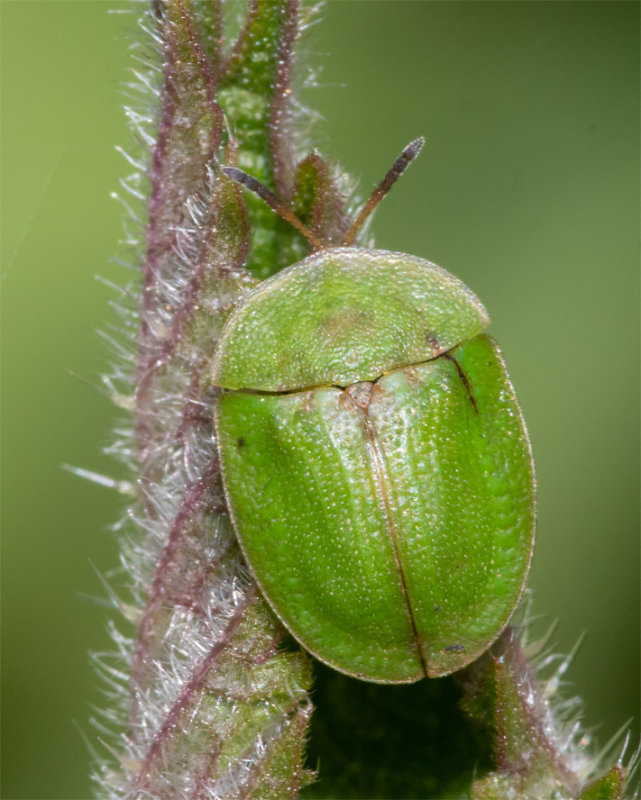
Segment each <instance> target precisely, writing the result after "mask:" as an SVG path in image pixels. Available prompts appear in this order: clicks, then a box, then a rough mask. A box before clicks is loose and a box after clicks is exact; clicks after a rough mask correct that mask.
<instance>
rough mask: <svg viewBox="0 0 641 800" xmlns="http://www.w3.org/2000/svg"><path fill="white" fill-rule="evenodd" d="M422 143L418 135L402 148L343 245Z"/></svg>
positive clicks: (390, 186)
mask: <svg viewBox="0 0 641 800" xmlns="http://www.w3.org/2000/svg"><path fill="white" fill-rule="evenodd" d="M424 144H425V139H424V137H423V136H419V138H418V139H414V141H413V142H410V143H409V144H408V145H407V147H406V148H405V149H404V150H403V152H402V153H401V154H400V156H399V157H398V158H397V159H396V161H395V162H394V163H393V164H392V168H391V169H390V170H389V172H388V173H387V175H386V176H385V177H384V178H383V180H382V181H381V182H380V183H379V184H378V186H377V187H376V189H374V191H373V192H372V194H371V195H370V198H369V200H368V201H367V203H365V205H364V206H363V208H362V209H361V211H360V214H359V215H358V216H357V217H356V219H355V220H354V222H353V223H352V227H351V228H350V229H349V231H348V233H347V236H346V237H345V240H344V241H343V244H344V245H345V246H347V247H348V246H349V245H351V244H353V242H354V239H355V238H356V235H357V234H358V232H359V231H360V229H361V228H362V227H363V225H364V224H365V220H366V219H367V218H368V217H369V215H370V214H371V213H372V211H374V209H375V208H376V206H377V205H378V204H379V203H380V202H381V200H382V199H383V198H384V197H385V195H386V194H387V193H388V192H389V190H390V189H391V188H392V186H393V185H394V184H395V183H396V181H397V180H398V179H399V178H400V177H401V175H402V174H403V173H404V172H405V170H406V169H407V168H408V167H409V165H410V164H411V163H412V161H414V159H415V158H416V156H417V155H418V154H419V153H420V152H421V149H422V148H423V145H424Z"/></svg>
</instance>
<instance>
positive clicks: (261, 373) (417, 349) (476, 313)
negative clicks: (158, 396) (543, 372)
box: [213, 248, 489, 392]
mask: <svg viewBox="0 0 641 800" xmlns="http://www.w3.org/2000/svg"><path fill="white" fill-rule="evenodd" d="M283 297H286V298H287V302H283ZM488 321H489V318H488V316H487V313H486V311H485V309H484V308H483V306H482V305H481V303H480V301H479V300H478V298H477V297H476V296H475V295H474V294H473V293H472V292H471V291H470V290H469V289H468V288H467V287H466V286H465V285H464V284H463V283H462V282H461V281H459V280H458V279H457V278H455V277H454V276H453V275H450V274H449V273H448V272H446V271H445V270H443V269H441V267H438V266H436V265H435V264H432V263H431V262H429V261H426V260H425V259H422V258H418V257H416V256H410V255H407V254H404V253H392V252H390V251H387V250H364V249H359V248H334V249H328V250H323V251H322V252H319V253H316V254H314V255H312V256H310V257H309V258H306V259H305V260H304V261H300V262H299V263H297V264H295V265H294V266H292V267H289V268H288V269H285V270H283V271H282V272H280V273H278V274H277V275H275V276H274V277H272V278H270V279H269V280H267V281H265V282H264V283H263V284H261V285H260V286H259V287H258V288H257V289H255V290H254V291H253V292H251V293H250V294H249V295H247V297H246V298H245V300H244V302H243V303H242V304H241V305H240V306H239V308H238V309H237V310H236V311H235V313H234V314H233V316H232V318H231V319H230V321H229V323H228V325H227V327H226V328H225V330H224V332H223V334H222V337H221V342H220V347H219V351H218V359H217V361H216V364H215V367H214V375H213V382H214V384H215V385H218V386H223V387H225V388H228V389H255V390H261V391H272V392H278V391H291V390H293V389H303V388H309V387H313V386H322V385H331V384H334V385H339V386H347V385H349V384H352V383H356V382H357V381H368V380H374V379H375V378H377V377H378V376H380V375H381V374H382V373H384V372H388V371H389V370H392V369H397V368H399V367H404V366H408V365H410V364H416V363H419V362H422V361H426V360H427V359H430V358H434V357H435V356H437V355H439V354H440V353H443V352H445V351H447V350H450V349H451V348H452V347H455V346H456V345H458V344H460V343H461V342H464V341H467V340H468V339H471V338H473V337H474V336H476V335H477V334H478V333H480V332H481V331H482V330H483V329H484V328H485V326H486V325H487V324H488Z"/></svg>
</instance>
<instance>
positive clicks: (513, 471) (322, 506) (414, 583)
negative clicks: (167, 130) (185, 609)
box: [213, 140, 534, 683]
mask: <svg viewBox="0 0 641 800" xmlns="http://www.w3.org/2000/svg"><path fill="white" fill-rule="evenodd" d="M421 145H422V140H417V141H416V142H413V143H412V144H411V145H409V146H408V148H406V150H405V151H404V152H403V154H402V155H401V157H400V158H399V159H397V161H396V162H395V164H394V166H393V167H392V169H391V170H390V172H389V173H388V174H387V176H386V177H385V179H384V180H383V182H382V183H381V184H380V186H379V187H378V188H377V190H376V191H375V192H374V194H373V195H372V198H371V199H370V202H369V203H368V204H367V206H366V208H365V209H364V211H363V212H362V213H361V215H359V217H358V219H357V220H356V222H355V223H354V226H353V228H352V231H350V234H349V235H348V237H347V241H348V242H351V241H353V238H354V236H355V232H356V230H357V229H358V227H360V225H361V224H362V222H363V220H364V218H365V216H366V215H367V214H368V213H369V211H371V208H373V206H374V205H376V203H377V202H378V200H380V198H381V197H382V196H383V195H384V194H385V192H386V191H387V190H388V189H389V187H390V186H391V184H392V183H393V182H394V181H395V180H396V179H397V178H398V176H399V175H400V174H401V172H402V171H403V170H404V169H405V167H406V166H407V164H409V162H410V161H411V160H412V159H413V158H414V157H415V155H416V154H417V153H418V151H419V150H420V147H421ZM225 172H226V173H227V174H228V175H229V177H231V178H232V179H234V180H236V181H239V182H242V183H244V184H245V185H246V186H248V187H249V188H250V189H252V190H253V191H255V192H257V193H258V194H260V196H261V197H263V198H264V199H266V200H267V202H269V203H270V204H271V205H272V206H273V207H274V208H276V210H278V211H279V213H281V214H282V216H285V217H286V218H290V217H291V213H290V212H287V211H286V210H285V209H283V208H282V206H281V204H279V202H278V201H277V200H276V198H274V196H273V195H271V193H270V192H269V191H268V190H267V189H266V188H265V187H263V186H262V185H260V184H258V183H257V182H256V181H255V180H254V179H253V178H251V177H250V176H247V175H245V174H244V173H242V172H241V171H240V170H237V169H235V168H226V169H225ZM288 214H289V216H288ZM297 222H298V221H297ZM297 227H299V229H303V228H304V226H302V223H300V222H298V224H297ZM305 230H306V229H305ZM304 232H305V231H304ZM308 233H309V232H308ZM315 244H316V243H315ZM488 322H489V318H488V316H487V313H486V311H485V309H484V308H483V306H482V305H481V303H480V301H479V300H478V298H477V297H476V296H475V295H474V294H473V293H472V292H471V291H470V290H469V289H468V288H467V287H466V286H465V285H464V284H463V283H461V281H459V280H458V279H457V278H455V277H453V276H452V275H450V274H449V273H447V272H446V271H445V270H443V269H441V268H440V267H438V266H436V265H435V264H432V263H430V262H429V261H425V260H423V259H421V258H418V257H416V256H410V255H406V254H403V253H393V252H389V251H386V250H368V249H363V248H357V247H351V246H343V247H332V248H326V249H319V250H318V251H317V252H315V253H313V254H312V255H310V256H309V257H308V258H305V259H304V260H303V261H300V262H299V263H297V264H294V265H293V266H290V267H288V268H286V269H284V270H283V271H282V272H280V273H278V274H276V275H275V276H273V277H272V278H270V279H268V280H266V281H265V282H264V283H262V284H260V285H259V286H258V287H257V288H256V289H255V290H253V291H252V292H250V293H249V294H248V295H247V296H246V297H244V298H243V300H242V301H241V302H240V303H239V305H238V307H237V308H236V309H235V310H234V311H233V313H232V314H231V316H230V318H229V320H228V321H227V323H226V325H225V327H224V330H223V332H222V335H221V339H220V343H219V347H218V350H217V355H216V358H215V364H214V370H213V384H214V385H215V386H217V387H220V392H219V395H218V397H217V400H216V404H215V409H214V416H215V425H216V432H217V437H218V447H219V452H220V458H221V465H222V472H223V480H224V485H225V492H226V495H227V501H228V505H229V510H230V514H231V517H232V520H233V524H234V528H235V530H236V533H237V536H238V539H239V541H240V545H241V548H242V550H243V553H244V555H245V557H246V560H247V563H248V564H249V567H250V569H251V571H252V573H253V575H254V577H255V579H256V581H257V583H258V585H259V586H260V589H261V590H262V592H263V594H264V595H265V597H266V598H267V600H268V602H269V603H270V605H271V606H272V608H273V610H274V611H275V613H276V614H277V615H278V617H279V618H280V619H281V620H282V622H283V623H284V625H285V626H286V627H287V628H288V630H289V631H290V632H291V633H292V634H293V636H294V637H295V638H296V639H297V640H298V641H299V642H300V643H301V644H302V645H303V647H305V648H306V649H307V650H308V651H309V652H310V653H312V654H313V655H315V656H316V657H317V658H319V659H320V660H321V661H323V662H325V663H326V664H329V665H330V666H332V667H334V668H335V669H337V670H339V671H341V672H344V673H346V674H348V675H351V676H354V677H357V678H361V679H363V680H368V681H375V682H380V683H409V682H412V681H416V680H419V679H421V678H423V677H424V676H426V675H427V676H430V677H437V676H441V675H447V674H449V673H451V672H454V671H456V670H458V669H460V668H462V667H464V666H465V665H467V664H469V663H470V662H471V661H473V660H474V659H476V658H477V657H478V656H479V655H481V654H482V653H483V652H484V651H485V650H486V649H487V648H488V647H489V645H490V644H491V643H492V642H493V641H494V640H495V639H496V638H497V637H498V636H499V634H500V633H501V631H502V630H503V628H504V627H505V625H506V624H507V622H508V620H509V618H510V616H511V615H512V613H513V611H514V609H515V607H516V605H517V604H518V601H519V598H520V596H521V594H522V591H523V588H524V584H525V580H526V576H527V572H528V568H529V564H530V560H531V554H532V547H533V537H534V473H533V465H532V456H531V452H530V446H529V442H528V437H527V433H526V429H525V426H524V423H523V419H522V416H521V411H520V409H519V405H518V402H517V400H516V397H515V394H514V391H513V389H512V385H511V383H510V380H509V377H508V374H507V372H506V369H505V366H504V363H503V360H502V358H501V355H500V351H499V349H498V347H497V346H496V344H495V343H494V342H493V341H492V339H490V338H489V337H488V336H486V335H485V334H483V333H482V331H483V329H484V328H485V327H486V326H487V324H488Z"/></svg>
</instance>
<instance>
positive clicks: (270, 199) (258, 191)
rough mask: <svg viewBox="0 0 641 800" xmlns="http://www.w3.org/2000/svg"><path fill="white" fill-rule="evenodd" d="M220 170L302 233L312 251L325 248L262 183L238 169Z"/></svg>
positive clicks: (225, 168) (227, 168) (312, 232)
mask: <svg viewBox="0 0 641 800" xmlns="http://www.w3.org/2000/svg"><path fill="white" fill-rule="evenodd" d="M221 169H222V171H223V172H224V173H225V175H226V176H227V177H228V178H229V179H230V180H232V181H234V182H235V183H240V184H241V185H242V186H244V187H245V188H246V189H249V191H250V192H253V193H254V194H255V195H256V196H257V197H260V199H261V200H263V201H264V202H265V203H267V205H268V206H269V207H270V208H272V209H273V210H274V211H275V212H276V213H277V214H278V216H279V217H281V218H282V219H284V220H285V222H289V224H290V225H291V226H292V227H294V228H296V230H297V231H298V232H299V233H302V234H303V236H304V237H305V238H306V239H307V241H308V242H309V243H310V244H311V246H312V247H313V248H314V250H322V249H323V248H324V247H325V246H326V245H325V243H324V242H322V241H321V240H320V239H319V238H318V236H316V234H315V233H314V231H312V230H311V228H308V227H307V225H305V223H303V222H301V221H300V220H299V219H298V217H297V216H296V214H294V212H293V211H292V210H291V209H290V208H287V206H286V205H285V204H284V203H283V202H282V201H280V200H279V199H278V198H277V197H276V195H275V194H274V193H273V192H272V191H270V190H269V189H268V188H267V187H266V186H265V184H264V183H261V182H260V181H259V180H256V178H254V177H253V176H252V175H248V174H247V173H246V172H243V171H242V169H238V167H221Z"/></svg>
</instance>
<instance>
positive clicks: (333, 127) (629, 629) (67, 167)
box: [1, 0, 640, 799]
mask: <svg viewBox="0 0 641 800" xmlns="http://www.w3.org/2000/svg"><path fill="white" fill-rule="evenodd" d="M126 8H127V7H126V6H125V5H121V4H119V3H118V2H115V1H114V0H108V2H92V1H91V0H84V1H83V0H80V1H76V2H67V0H57V2H47V1H44V2H41V1H40V0H34V1H33V2H28V3H27V2H7V1H6V0H5V1H4V2H3V3H2V7H1V11H2V64H1V71H2V83H3V86H2V143H3V144H2V146H3V152H2V161H3V172H2V288H3V319H2V323H3V336H2V345H3V348H4V358H3V392H4V396H3V416H2V422H3V434H4V436H3V453H2V456H3V487H2V488H3V501H4V502H3V509H2V511H3V520H2V521H3V526H2V534H3V537H2V539H3V540H2V547H3V558H2V592H3V604H2V611H3V618H2V635H3V663H2V682H3V685H2V726H3V735H2V749H3V776H2V779H3V785H2V797H3V798H7V799H8V798H45V799H46V798H85V797H88V796H89V794H90V786H89V781H88V778H87V774H88V772H89V763H90V755H89V751H88V747H87V744H86V742H85V741H84V739H83V737H87V739H88V740H89V741H90V742H91V744H92V746H95V747H97V748H98V749H100V743H99V742H97V739H96V733H95V732H94V730H93V729H92V727H91V725H90V724H89V721H88V720H89V718H90V716H91V715H92V714H93V711H92V705H101V704H104V701H103V700H102V699H101V695H100V688H99V686H98V685H97V684H98V682H97V680H96V678H95V676H94V674H93V672H92V670H91V667H90V666H89V662H88V651H90V650H93V651H96V650H103V649H106V648H108V647H109V646H110V645H109V640H108V637H107V635H106V632H105V631H106V624H107V620H108V618H109V616H110V612H109V610H108V609H107V608H106V605H105V604H104V602H102V600H103V599H104V597H105V590H104V588H103V586H102V585H101V581H100V578H99V575H98V573H103V574H104V573H108V572H109V571H110V570H111V569H113V568H114V567H115V566H116V565H117V559H118V556H117V547H116V543H115V540H114V537H113V535H112V534H111V533H110V531H109V525H110V524H111V523H113V522H115V521H116V519H117V518H118V516H119V514H120V512H121V509H122V502H121V499H120V498H119V497H118V496H116V495H115V493H114V492H112V491H109V490H107V489H102V488H100V487H99V486H96V485H93V484H90V483H88V482H86V481H82V480H80V479H77V478H76V477H74V476H73V475H72V474H70V473H68V472H65V471H63V470H62V468H61V464H62V463H69V464H74V465H79V466H82V467H85V468H88V469H92V470H96V471H98V472H107V473H111V474H113V473H114V472H115V466H114V465H113V464H112V463H111V462H110V461H109V460H108V459H107V458H106V457H105V456H103V455H101V448H102V447H104V446H106V445H108V444H109V442H110V441H111V433H110V429H111V427H112V425H113V424H114V421H115V420H116V419H117V417H118V413H117V412H116V411H115V410H114V408H113V407H112V406H111V405H110V403H109V401H108V400H107V399H106V398H105V397H104V396H103V395H102V394H101V393H100V390H99V389H97V388H96V387H99V385H100V377H99V376H100V372H101V370H102V369H103V368H104V367H105V365H106V362H107V360H108V354H107V350H106V347H105V345H104V344H103V343H102V341H101V340H100V339H99V337H98V336H97V335H96V330H97V329H99V328H102V329H104V328H106V327H107V326H108V325H109V324H110V323H112V322H114V315H113V314H112V313H111V311H110V309H109V307H108V301H109V299H110V298H111V297H112V293H111V292H110V291H109V290H108V289H107V288H105V286H104V285H102V284H101V283H100V282H98V281H96V280H95V276H96V275H101V276H103V277H106V278H108V279H110V280H113V281H116V282H118V283H121V282H123V281H124V280H126V279H127V278H128V277H129V275H128V274H127V272H126V270H124V269H123V268H122V267H119V266H118V265H116V264H114V263H110V257H111V256H113V255H122V247H121V246H119V245H118V244H117V242H118V239H119V237H120V235H121V219H120V218H121V212H120V209H119V206H118V205H117V203H115V202H114V201H113V200H111V199H110V197H109V195H110V192H112V191H113V190H115V189H116V188H117V181H118V177H119V175H123V174H127V171H128V167H127V165H126V164H125V162H124V161H123V160H122V159H121V158H120V157H119V156H118V155H117V153H116V152H115V151H114V147H113V146H114V145H115V144H123V145H126V144H127V142H128V133H127V130H126V126H125V122H124V116H123V113H122V111H121V109H120V105H121V103H122V101H123V96H122V84H123V83H124V82H125V81H126V80H127V79H128V73H127V70H128V69H130V68H131V66H132V64H131V63H130V61H129V56H128V45H129V42H130V41H131V38H132V35H133V32H134V30H135V28H136V22H135V15H133V14H126V13H110V11H113V10H116V11H118V10H119V9H120V10H121V11H125V10H126ZM638 15H639V6H638V4H637V3H633V2H405V0H386V1H378V2H376V1H375V0H330V2H328V3H327V6H326V9H325V11H324V13H323V18H322V21H321V23H320V24H319V25H317V26H316V27H315V28H314V30H313V32H312V36H311V39H310V43H309V46H308V50H309V52H310V57H311V60H312V63H313V65H314V66H315V67H316V68H321V69H322V71H321V72H320V73H319V74H318V75H317V83H318V84H319V86H318V88H314V89H310V90H307V91H306V92H305V95H304V98H305V100H306V102H307V103H309V104H310V105H311V106H312V107H314V108H316V109H318V110H319V111H320V112H321V114H322V115H323V117H324V118H325V119H324V121H322V122H320V124H319V125H318V126H317V127H316V129H315V133H314V137H313V144H314V145H316V146H319V147H320V148H321V149H323V150H325V151H326V152H328V153H329V154H330V155H332V156H334V157H336V158H338V159H340V161H341V163H342V164H343V165H344V166H345V168H346V169H348V170H349V171H350V172H352V173H353V174H355V175H356V176H358V177H359V178H360V179H361V186H362V189H363V192H365V191H367V190H369V187H370V186H372V185H373V184H374V183H375V182H376V181H378V180H379V178H380V177H381V176H382V175H383V174H384V172H385V170H386V169H387V168H388V166H389V165H390V164H391V162H392V160H393V159H394V157H395V156H396V155H397V153H398V152H399V151H400V149H401V148H402V146H403V145H404V144H405V143H406V142H408V141H409V140H410V139H412V138H414V137H416V136H418V135H420V134H424V135H425V136H426V137H427V140H428V146H427V148H426V150H425V151H424V154H423V155H422V156H421V158H420V160H419V161H418V162H417V163H416V164H415V165H414V166H413V167H412V169H411V170H410V172H409V173H408V175H407V176H406V177H405V178H403V181H402V183H401V184H400V185H399V186H397V187H396V188H395V189H394V192H393V194H392V195H391V196H390V197H389V198H388V199H387V200H386V201H385V203H384V204H383V206H382V208H381V209H380V211H379V213H378V216H377V219H376V222H375V225H374V233H375V235H376V241H377V244H378V245H379V246H381V247H385V248H389V249H398V250H404V251H407V252H411V253H415V254H417V255H421V256H424V257H426V258H429V259H431V260H433V261H436V262H437V263H439V264H441V265H443V266H444V267H446V268H447V269H449V270H450V271H452V272H453V273H454V274H456V275H457V276H459V277H460V278H461V279H463V280H464V281H465V282H466V283H467V284H468V285H469V286H470V287H471V288H472V289H473V290H474V291H475V292H477V294H478V295H479V296H480V297H481V298H482V300H483V301H484V302H485V304H486V306H487V308H488V310H489V312H490V314H491V315H492V317H493V323H492V328H491V331H492V333H493V334H494V335H495V336H496V337H497V338H498V340H499V341H500V342H501V344H502V346H503V350H504V354H505V356H506V359H507V362H508V365H509V367H510V370H511V374H512V377H513V380H514V383H515V385H516V388H517V391H518V393H519V396H520V398H521V402H522V405H523V409H524V412H525V416H526V419H527V421H528V425H529V429H530V433H531V438H532V442H533V447H534V452H535V457H536V463H537V472H538V481H539V529H538V544H537V550H536V555H535V560H534V567H533V573H532V581H531V586H532V589H533V591H534V598H535V602H534V612H535V613H536V614H538V615H541V616H542V619H541V620H539V622H538V623H537V629H540V630H543V629H544V628H545V627H547V626H548V625H549V624H550V623H551V622H552V621H554V620H558V621H559V627H558V630H557V632H556V633H555V636H554V641H555V642H556V645H557V647H558V649H559V650H563V651H567V650H569V649H571V648H572V647H573V645H574V644H575V643H576V641H577V639H578V638H579V636H580V635H581V634H582V633H583V632H585V633H586V634H587V636H586V638H585V641H584V643H583V645H582V647H581V649H580V652H579V654H578V655H577V657H576V660H575V663H574V664H573V666H572V668H571V670H570V673H569V675H568V678H569V680H570V681H571V682H572V684H573V687H572V690H573V691H577V692H578V693H580V694H581V695H582V696H583V697H584V698H585V724H586V726H587V727H588V728H590V729H595V730H596V735H597V738H598V739H599V741H600V742H605V741H606V740H607V739H608V738H609V736H610V735H612V734H613V733H614V732H615V731H616V730H617V729H618V728H619V726H620V725H622V724H623V723H625V722H626V720H628V719H629V718H630V717H631V716H634V722H633V727H634V730H635V736H636V737H637V741H638V730H639V727H638V726H639V713H638V710H639V627H640V626H639V525H638V523H639V518H638V514H639V488H638V487H639V452H638V450H639V435H638V434H639V430H638V428H639V414H638V408H639V402H638V401H639V396H638V394H639V324H638V317H639V314H638V297H639V291H638V290H639V264H638V249H637V248H638V214H639V193H638V173H639V163H638V162H639V138H638V135H639V74H638V58H639V41H638V36H639V34H638V30H639V26H638V23H639V20H638Z"/></svg>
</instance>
